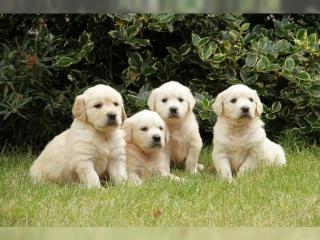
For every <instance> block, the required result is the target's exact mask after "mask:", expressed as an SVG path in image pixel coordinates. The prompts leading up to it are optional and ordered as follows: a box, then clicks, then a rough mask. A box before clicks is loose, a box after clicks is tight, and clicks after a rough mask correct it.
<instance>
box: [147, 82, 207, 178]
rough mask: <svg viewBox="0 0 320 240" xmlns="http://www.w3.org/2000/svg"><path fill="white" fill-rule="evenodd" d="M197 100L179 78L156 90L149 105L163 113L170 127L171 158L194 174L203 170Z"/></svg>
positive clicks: (162, 115)
mask: <svg viewBox="0 0 320 240" xmlns="http://www.w3.org/2000/svg"><path fill="white" fill-rule="evenodd" d="M195 103H196V100H195V98H194V97H193V96H192V93H191V91H190V89H189V88H187V87H185V86H183V85H182V84H180V83H178V82H175V81H171V82H167V83H165V84H163V85H162V86H160V87H159V88H156V89H154V90H153V91H152V92H151V94H150V96H149V99H148V106H149V108H150V109H151V110H153V111H155V112H157V113H159V115H160V116H161V117H162V119H163V120H164V121H165V122H166V124H167V126H168V128H169V132H170V144H169V145H170V155H171V161H172V162H173V163H174V164H175V165H177V166H180V165H184V166H185V168H186V169H187V170H189V171H190V172H191V173H192V174H195V173H197V172H198V170H202V169H203V165H201V164H198V158H199V153H200V151H201V148H202V139H201V137H200V133H199V126H198V123H197V120H196V118H195V115H194V113H193V111H192V110H193V108H194V106H195Z"/></svg>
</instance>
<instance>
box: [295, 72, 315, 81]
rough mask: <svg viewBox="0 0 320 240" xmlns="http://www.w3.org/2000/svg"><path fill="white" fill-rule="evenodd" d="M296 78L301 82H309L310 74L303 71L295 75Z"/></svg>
mask: <svg viewBox="0 0 320 240" xmlns="http://www.w3.org/2000/svg"><path fill="white" fill-rule="evenodd" d="M296 78H297V79H299V80H302V81H310V80H311V77H310V74H309V73H307V72H306V71H303V70H301V71H299V72H298V73H297V74H296Z"/></svg>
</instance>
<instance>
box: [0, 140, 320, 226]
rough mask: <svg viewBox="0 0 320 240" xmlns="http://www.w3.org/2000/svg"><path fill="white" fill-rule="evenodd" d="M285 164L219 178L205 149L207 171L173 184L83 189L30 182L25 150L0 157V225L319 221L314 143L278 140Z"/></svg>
mask: <svg viewBox="0 0 320 240" xmlns="http://www.w3.org/2000/svg"><path fill="white" fill-rule="evenodd" d="M283 145H284V146H285V149H286V152H287V162H288V164H287V166H286V167H284V168H282V169H273V168H268V169H259V170H257V171H255V172H252V173H248V174H247V175H245V176H243V177H241V178H237V180H236V182H235V184H231V185H230V184H228V183H225V182H223V181H221V180H219V179H218V177H217V176H216V175H215V174H214V173H213V171H212V167H211V150H210V149H204V150H203V152H202V154H201V159H200V162H202V163H204V164H205V165H206V171H204V172H203V173H201V174H199V175H197V176H191V175H189V174H188V173H186V172H183V171H174V172H175V173H176V174H177V175H179V176H183V177H184V178H186V181H185V182H184V183H175V182H171V181H168V180H164V179H161V178H152V179H148V181H146V182H145V183H144V184H143V185H142V186H139V187H133V186H113V185H111V184H108V185H107V186H105V187H104V188H102V189H92V190H87V189H85V188H83V187H81V186H78V185H67V186H59V185H55V184H42V185H33V184H31V182H30V180H29V178H28V176H27V173H28V169H29V167H30V165H31V163H32V161H33V160H34V159H35V155H34V154H33V153H32V152H31V151H27V152H24V153H22V152H18V151H15V153H14V154H13V153H2V154H1V157H0V194H1V195H0V226H318V225H319V224H320V158H319V156H320V148H319V147H315V146H313V147H305V145H303V144H300V145H299V144H295V143H294V142H292V143H289V142H283Z"/></svg>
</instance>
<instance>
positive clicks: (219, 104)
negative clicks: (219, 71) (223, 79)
mask: <svg viewBox="0 0 320 240" xmlns="http://www.w3.org/2000/svg"><path fill="white" fill-rule="evenodd" d="M223 96H224V94H223V92H221V93H219V94H218V95H217V97H216V100H215V101H214V103H213V105H212V108H213V111H214V112H215V113H216V114H217V115H218V116H219V115H220V114H221V113H222V111H223Z"/></svg>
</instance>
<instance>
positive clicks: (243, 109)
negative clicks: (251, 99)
mask: <svg viewBox="0 0 320 240" xmlns="http://www.w3.org/2000/svg"><path fill="white" fill-rule="evenodd" d="M241 110H242V112H244V113H248V112H249V107H247V106H244V107H241Z"/></svg>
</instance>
